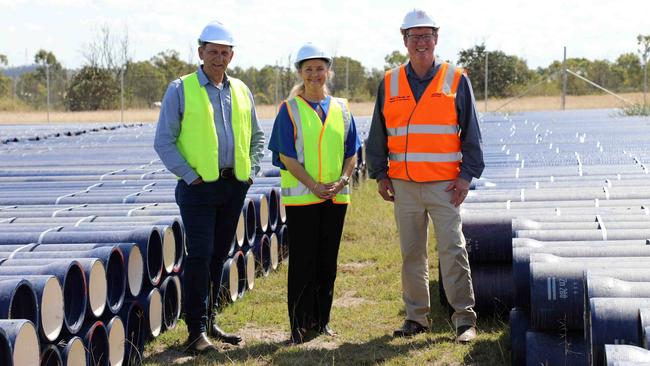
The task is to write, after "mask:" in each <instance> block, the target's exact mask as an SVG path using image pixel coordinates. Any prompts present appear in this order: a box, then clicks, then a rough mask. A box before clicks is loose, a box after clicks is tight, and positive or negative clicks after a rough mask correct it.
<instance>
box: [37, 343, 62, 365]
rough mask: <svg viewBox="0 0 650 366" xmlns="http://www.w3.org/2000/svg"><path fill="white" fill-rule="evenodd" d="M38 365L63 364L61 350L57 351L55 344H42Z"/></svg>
mask: <svg viewBox="0 0 650 366" xmlns="http://www.w3.org/2000/svg"><path fill="white" fill-rule="evenodd" d="M40 366H63V359H62V358H61V352H59V349H58V348H57V346H56V345H54V344H48V345H45V346H43V349H42V350H41V363H40Z"/></svg>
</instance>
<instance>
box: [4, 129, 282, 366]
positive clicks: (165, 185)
mask: <svg viewBox="0 0 650 366" xmlns="http://www.w3.org/2000/svg"><path fill="white" fill-rule="evenodd" d="M154 132H155V125H151V124H134V125H110V126H108V125H107V126H101V127H97V126H96V125H94V126H91V125H58V126H42V125H41V126H6V127H3V132H2V136H1V138H2V145H1V146H0V157H1V161H2V163H1V164H0V192H1V194H0V318H1V319H5V320H0V351H1V352H0V358H2V360H0V364H1V365H38V364H41V365H86V364H88V365H111V366H115V365H138V364H141V363H142V358H143V350H144V345H145V342H147V341H148V340H150V339H153V338H156V337H158V336H159V335H160V334H161V332H164V331H165V330H168V329H173V328H174V327H175V326H176V324H177V320H178V319H179V317H180V315H181V307H182V301H181V300H182V299H181V297H182V291H181V281H180V276H182V272H183V257H184V241H185V234H184V231H183V223H182V220H181V219H180V214H179V211H178V207H177V206H176V203H175V201H174V188H175V185H176V178H175V177H174V176H173V175H172V174H170V173H168V172H167V170H166V169H165V168H164V166H163V165H162V164H161V162H160V160H159V159H158V157H157V156H156V154H155V152H154V151H153V148H152V141H153V135H154ZM265 166H266V168H265V169H266V170H265V171H274V170H273V169H270V163H268V162H265ZM275 173H276V174H275V175H276V176H275V177H270V178H264V177H260V178H259V179H258V180H257V181H256V183H255V185H254V186H252V187H251V189H250V191H249V194H248V196H247V198H246V200H245V203H244V207H243V209H242V212H241V215H240V218H239V223H238V226H237V231H236V234H235V236H234V237H233V239H232V245H231V248H230V252H229V258H228V259H227V260H226V262H225V264H224V269H223V273H222V277H221V281H220V283H213V284H212V287H213V291H211V293H213V294H214V298H213V301H214V303H216V304H218V305H219V306H224V305H226V304H229V303H232V302H234V301H236V300H237V299H239V298H241V297H242V296H244V295H245V294H246V292H247V291H249V290H252V289H253V288H254V285H255V278H256V276H257V275H261V276H267V275H269V274H270V273H271V272H273V271H274V270H275V269H277V268H278V265H279V263H280V262H281V261H282V260H284V259H285V258H286V256H287V248H288V241H289V231H288V229H287V227H286V225H285V221H286V215H285V212H284V207H283V205H282V203H281V197H280V196H281V192H280V188H279V185H280V184H279V177H277V171H276V172H275ZM34 350H40V352H34Z"/></svg>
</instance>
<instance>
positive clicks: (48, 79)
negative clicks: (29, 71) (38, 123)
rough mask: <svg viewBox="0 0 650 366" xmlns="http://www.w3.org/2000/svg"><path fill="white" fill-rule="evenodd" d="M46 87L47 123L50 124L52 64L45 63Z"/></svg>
mask: <svg viewBox="0 0 650 366" xmlns="http://www.w3.org/2000/svg"><path fill="white" fill-rule="evenodd" d="M45 86H46V88H47V123H48V124H49V123H50V64H48V63H45Z"/></svg>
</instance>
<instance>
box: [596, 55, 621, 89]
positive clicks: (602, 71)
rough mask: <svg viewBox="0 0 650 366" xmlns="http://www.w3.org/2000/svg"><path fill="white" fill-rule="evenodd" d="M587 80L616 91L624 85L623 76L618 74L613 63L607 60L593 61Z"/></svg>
mask: <svg viewBox="0 0 650 366" xmlns="http://www.w3.org/2000/svg"><path fill="white" fill-rule="evenodd" d="M587 79H589V80H591V81H593V82H594V83H596V84H598V85H600V86H602V87H603V88H606V89H609V90H616V89H618V88H619V87H620V86H621V85H622V84H623V76H622V75H621V74H619V73H616V72H615V70H614V68H613V67H612V63H611V62H609V61H607V60H594V61H592V62H591V63H590V64H589V69H588V71H587ZM598 92H600V90H599V91H598Z"/></svg>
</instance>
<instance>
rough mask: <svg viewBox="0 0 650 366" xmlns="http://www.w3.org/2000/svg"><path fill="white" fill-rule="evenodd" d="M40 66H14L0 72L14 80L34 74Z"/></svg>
mask: <svg viewBox="0 0 650 366" xmlns="http://www.w3.org/2000/svg"><path fill="white" fill-rule="evenodd" d="M37 67H38V65H36V64H33V65H23V66H13V67H7V68H2V69H0V72H2V74H4V75H5V76H9V77H12V78H15V77H16V76H20V75H22V74H24V73H28V72H32V71H34V70H36V68H37Z"/></svg>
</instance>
